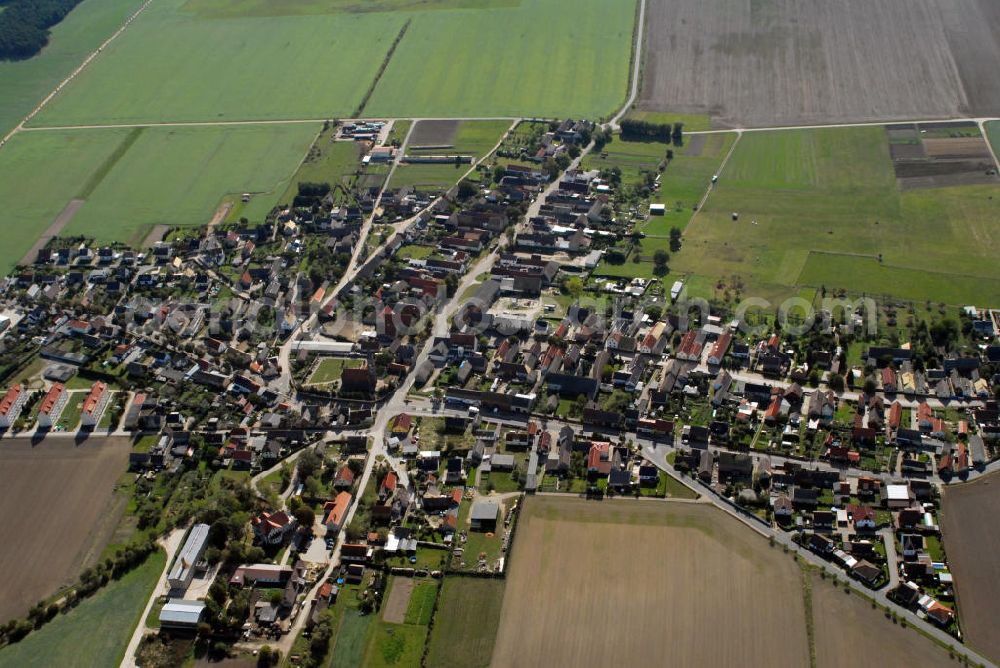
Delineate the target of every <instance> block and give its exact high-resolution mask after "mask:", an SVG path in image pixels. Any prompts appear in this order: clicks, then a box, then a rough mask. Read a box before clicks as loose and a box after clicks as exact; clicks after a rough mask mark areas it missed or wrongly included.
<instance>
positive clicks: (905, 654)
mask: <svg viewBox="0 0 1000 668" xmlns="http://www.w3.org/2000/svg"><path fill="white" fill-rule="evenodd" d="M810 577H811V578H812V579H811V583H812V610H813V628H814V630H815V631H814V632H815V634H816V668H850V667H851V666H854V665H857V664H856V658H857V657H864V663H865V665H870V666H927V667H928V668H930V667H931V666H947V665H951V664H952V663H953V662H952V660H951V659H950V658H948V652H947V651H946V650H944V649H943V648H942V647H941V646H940V645H938V644H937V643H935V642H934V641H933V640H930V639H928V638H926V637H925V636H922V635H920V633H918V632H917V631H916V630H914V629H912V628H903V627H902V626H900V625H899V624H893V623H892V622H891V621H889V620H888V619H886V618H885V614H884V613H883V612H882V610H879V609H875V608H872V606H871V603H870V602H869V601H867V600H865V599H863V598H861V597H860V596H858V595H857V594H855V593H853V592H852V593H851V594H850V595H848V594H845V593H844V590H843V589H838V588H837V587H834V586H833V584H832V583H831V582H830V581H828V580H822V579H820V578H819V577H816V576H815V575H813V576H810Z"/></svg>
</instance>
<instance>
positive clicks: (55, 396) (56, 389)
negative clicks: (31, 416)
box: [38, 383, 66, 415]
mask: <svg viewBox="0 0 1000 668" xmlns="http://www.w3.org/2000/svg"><path fill="white" fill-rule="evenodd" d="M65 391H66V386H65V385H63V384H62V383H56V384H55V385H53V386H52V388H51V389H50V390H49V391H48V393H47V394H46V395H45V398H44V399H42V407H41V408H40V409H39V410H38V412H39V413H41V414H43V415H48V414H49V413H51V412H52V409H53V408H55V405H56V403H58V401H59V397H61V396H62V393H63V392H65Z"/></svg>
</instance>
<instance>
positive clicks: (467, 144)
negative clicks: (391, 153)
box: [389, 121, 511, 191]
mask: <svg viewBox="0 0 1000 668" xmlns="http://www.w3.org/2000/svg"><path fill="white" fill-rule="evenodd" d="M430 123H433V124H435V125H436V126H439V127H440V126H441V125H442V124H441V123H438V122H434V121H419V122H418V123H417V127H416V128H414V130H413V133H412V135H411V137H410V143H409V145H408V146H407V151H406V153H407V155H411V156H420V155H469V156H472V157H473V159H474V160H478V159H479V158H482V157H483V156H485V155H486V154H487V153H489V152H490V151H491V150H492V149H493V147H494V146H496V145H497V142H499V141H500V137H502V136H503V133H504V132H506V131H507V130H508V129H509V128H510V125H511V124H510V122H509V121H458V122H456V123H454V126H455V127H454V129H453V130H451V131H450V132H449V131H448V128H446V127H441V131H439V132H438V131H434V130H431V131H428V132H425V131H424V130H423V126H424V125H428V124H430ZM439 140H443V141H439ZM446 145H447V146H451V148H434V146H446ZM421 146H430V147H431V148H427V149H421ZM470 167H471V165H468V164H461V165H455V164H451V165H427V164H407V163H401V164H400V165H399V166H398V167H396V171H395V172H394V173H393V175H392V181H391V182H390V183H389V187H390V188H398V187H402V186H415V187H416V188H418V189H420V190H425V191H428V190H429V191H441V190H447V189H448V188H450V187H451V186H453V185H455V183H457V182H458V180H459V178H461V177H462V175H463V174H465V173H466V172H467V171H468V170H469V168H470Z"/></svg>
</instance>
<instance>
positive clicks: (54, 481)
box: [0, 437, 130, 621]
mask: <svg viewBox="0 0 1000 668" xmlns="http://www.w3.org/2000/svg"><path fill="white" fill-rule="evenodd" d="M129 450H130V444H129V439H127V438H97V437H94V438H90V439H88V440H87V441H85V442H83V443H82V444H80V445H77V444H76V443H75V441H74V439H71V438H56V437H51V438H48V439H45V440H43V441H42V442H41V443H39V444H38V445H35V446H32V445H31V443H30V441H28V440H27V439H18V440H16V441H8V442H7V443H5V444H4V446H3V447H2V448H0V507H2V508H3V509H4V512H5V513H6V515H7V521H6V526H5V529H4V541H3V548H2V549H0V591H3V592H4V595H3V597H0V621H7V620H9V619H11V618H14V617H18V616H22V615H24V614H25V613H27V611H28V609H29V608H30V607H31V606H32V605H34V604H35V603H37V602H38V601H39V600H40V599H42V598H46V597H48V596H50V595H52V594H54V593H55V592H56V591H57V590H58V589H59V588H60V587H62V586H64V585H67V584H71V583H72V582H74V581H75V580H76V577H77V575H78V573H79V571H80V570H82V569H83V568H84V567H85V566H86V565H88V563H90V564H92V563H93V562H94V561H95V560H96V559H97V558H98V557H99V556H100V554H101V551H102V550H103V549H104V543H106V542H107V541H108V540H109V539H110V537H111V534H112V533H113V532H114V530H115V524H116V523H117V518H113V519H112V515H113V513H110V512H109V510H110V508H109V506H110V505H111V499H112V492H113V487H114V484H115V481H116V480H117V479H118V477H119V476H121V474H122V473H123V472H124V471H125V469H126V466H127V462H128V453H129Z"/></svg>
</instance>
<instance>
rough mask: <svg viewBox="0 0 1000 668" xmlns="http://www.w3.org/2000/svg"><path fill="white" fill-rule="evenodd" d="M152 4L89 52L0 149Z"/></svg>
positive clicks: (144, 4)
mask: <svg viewBox="0 0 1000 668" xmlns="http://www.w3.org/2000/svg"><path fill="white" fill-rule="evenodd" d="M152 2H153V0H146V1H145V2H144V3H142V5H141V6H140V7H139V8H138V9H137V10H135V11H134V12H132V14H130V15H129V17H128V18H127V19H125V23H123V24H122V25H121V26H119V28H118V30H116V31H115V32H114V33H113V34H112V35H111V37H108V38H107V39H106V40H104V41H103V42H102V43H101V45H100V46H98V47H97V49H95V50H94V51H91V53H90V55H89V56H87V57H86V58H85V59H84V61H83V62H82V63H80V64H79V65H77V67H76V69H74V70H73V71H72V72H70V73H69V76H67V77H66V78H65V79H63V80H62V81H61V82H60V83H59V85H57V86H56V87H55V88H54V89H53V90H52V92H50V93H49V94H48V95H46V96H45V97H44V98H43V99H42V101H41V102H39V103H38V106H36V107H35V108H34V109H32V110H31V112H30V113H29V114H28V115H27V116H25V117H24V118H23V119H21V122H20V123H18V124H17V125H15V126H14V128H13V129H12V130H11V131H10V132H8V133H7V134H6V135H4V137H3V139H0V148H3V146H4V144H6V143H7V140H8V139H10V138H11V137H13V136H14V135H16V134H17V133H18V132H20V131H21V130H23V129H24V126H25V124H26V123H28V122H29V121H30V120H31V119H32V118H34V117H35V116H36V115H37V114H38V112H40V111H41V110H42V109H44V108H45V105H47V104H48V103H49V102H51V101H52V99H53V98H54V97H55V96H56V95H58V94H59V93H60V92H62V89H63V88H65V87H66V86H67V85H68V84H69V83H70V82H71V81H73V79H75V78H76V76H77V75H78V74H80V72H82V71H83V70H84V69H86V67H87V65H89V64H90V63H91V62H92V61H93V60H94V59H95V58H97V56H98V55H100V53H101V52H102V51H104V48H105V47H107V46H108V45H110V44H111V42H113V41H115V40H116V39H117V38H118V37H120V36H121V34H122V33H124V32H125V30H126V29H127V28H128V27H129V26H130V25H132V22H133V21H135V20H136V19H137V18H139V15H140V14H142V13H143V12H144V11H145V10H146V8H147V7H149V5H151V4H152Z"/></svg>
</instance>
